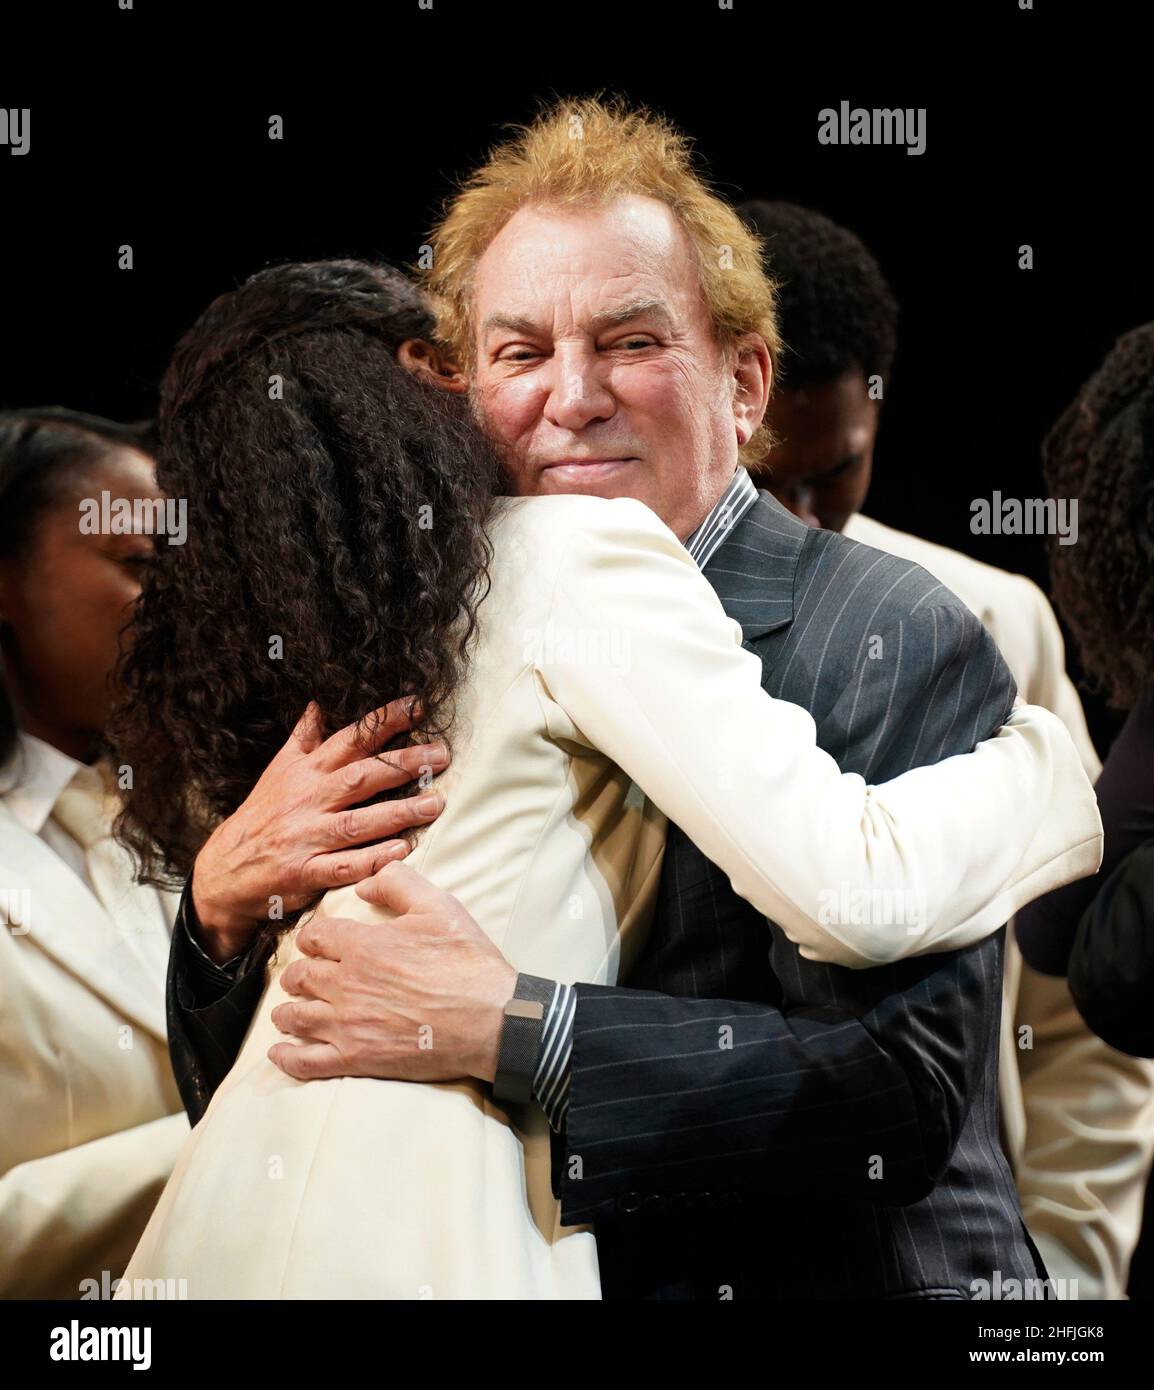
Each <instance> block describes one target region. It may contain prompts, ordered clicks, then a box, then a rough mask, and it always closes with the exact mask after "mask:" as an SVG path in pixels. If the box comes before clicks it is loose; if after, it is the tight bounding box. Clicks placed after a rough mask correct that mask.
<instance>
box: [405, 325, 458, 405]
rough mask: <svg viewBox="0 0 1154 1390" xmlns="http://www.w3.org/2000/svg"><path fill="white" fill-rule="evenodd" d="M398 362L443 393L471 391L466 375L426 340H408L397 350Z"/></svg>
mask: <svg viewBox="0 0 1154 1390" xmlns="http://www.w3.org/2000/svg"><path fill="white" fill-rule="evenodd" d="M397 361H398V362H399V363H400V364H401V366H402V367H404V369H405V371H407V372H413V373H415V374H416V375H417V376H419V377H421V378H423V379H424V380H425V381H427V382H428V383H429V384H430V385H432V386H436V387H439V388H440V390H442V391H452V392H454V393H456V394H458V395H459V394H461V393H462V392H464V391H467V390H468V389H469V383H468V382H467V381H466V380H465V375H464V373H463V372H462V371H461V369H460V368H459V367H457V366H456V364H455V363H453V362H451V361H450V360H449V358H448V355H447V354H446V353H445V352H443V351H442V350H441V349H440V348H438V347H435V346H434V345H433V344H432V343H428V342H426V341H425V340H424V338H406V339H405V341H404V342H403V343H402V344H401V345H400V347H399V348H398V349H397Z"/></svg>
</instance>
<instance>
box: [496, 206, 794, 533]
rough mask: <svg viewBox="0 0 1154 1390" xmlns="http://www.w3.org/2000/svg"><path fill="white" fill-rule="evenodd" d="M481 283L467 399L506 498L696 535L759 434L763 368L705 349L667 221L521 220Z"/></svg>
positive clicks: (613, 210) (622, 209)
mask: <svg viewBox="0 0 1154 1390" xmlns="http://www.w3.org/2000/svg"><path fill="white" fill-rule="evenodd" d="M475 284H476V289H475V299H474V316H475V317H474V331H475V333H476V335H477V337H476V371H475V375H474V378H473V381H472V383H471V391H472V398H473V402H474V407H475V409H476V411H477V413H478V415H479V417H480V419H481V421H482V423H483V424H484V426H485V428H486V430H487V431H488V432H489V434H490V435H491V436H492V437H493V438H494V439H495V441H496V443H497V445H498V447H499V448H500V449H501V450H502V452H503V455H504V460H505V467H506V471H507V473H508V476H509V481H510V485H511V487H512V489H513V491H515V492H517V493H520V494H522V495H534V494H544V493H568V492H577V493H586V494H590V495H593V496H597V497H635V498H638V499H639V500H640V501H642V502H645V503H646V504H647V505H648V506H649V507H650V508H652V510H653V511H655V512H656V513H657V515H658V516H660V517H661V519H662V520H663V521H664V522H665V524H666V525H667V526H668V527H669V528H670V529H671V530H672V531H673V532H674V533H675V534H676V535H678V536H679V537H681V538H682V539H684V538H685V537H686V536H688V535H690V534H691V533H692V532H693V531H694V530H695V529H696V527H697V526H698V525H699V524H700V522H701V521H702V520H703V519H704V517H705V516H706V514H707V513H708V511H709V510H710V508H711V507H712V506H713V504H714V503H715V502H716V500H717V498H718V497H719V496H720V495H721V493H722V491H723V490H724V488H725V486H726V484H727V483H728V482H729V479H730V478H731V477H732V476H733V470H734V468H735V467H736V465H737V451H738V446H739V443H744V442H745V441H746V440H747V439H748V438H749V437H750V436H751V435H752V433H753V430H754V429H755V428H756V426H757V424H758V423H759V422H760V419H761V415H762V412H763V411H764V408H765V395H766V394H767V392H768V379H769V357H768V353H767V352H766V350H765V345H764V343H762V342H761V339H760V338H756V337H753V336H752V335H751V340H752V341H751V343H750V344H749V345H748V346H746V345H744V344H743V350H742V351H741V352H739V353H737V354H735V355H734V356H727V354H726V353H724V352H723V351H722V350H721V348H720V347H719V346H718V345H717V343H716V342H715V341H714V338H713V333H712V330H711V324H710V320H709V313H708V310H707V308H706V305H705V301H704V299H703V297H702V293H701V287H700V282H699V279H698V275H697V271H696V267H695V264H694V259H693V252H692V248H691V246H690V243H689V240H688V238H687V237H686V235H685V233H684V232H683V231H682V229H681V227H680V226H679V225H678V223H677V221H676V219H675V218H674V217H673V214H672V213H671V212H670V211H669V209H668V208H667V207H666V206H665V205H664V204H663V203H660V202H657V201H656V200H654V199H651V198H644V197H633V196H630V197H623V198H620V199H618V200H616V201H615V202H613V203H610V204H608V205H607V206H604V207H599V208H590V209H578V210H566V209H558V208H552V207H542V208H523V209H521V211H519V212H518V213H516V214H515V215H514V216H513V217H512V218H510V220H509V222H508V223H507V224H506V225H505V226H504V227H503V228H502V229H501V231H500V233H499V234H498V235H497V236H496V238H495V239H494V240H493V242H492V244H491V245H490V246H489V247H488V249H487V250H486V251H485V254H484V255H483V256H482V257H481V259H480V261H479V263H478V266H477V274H476V282H475Z"/></svg>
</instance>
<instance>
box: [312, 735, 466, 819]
mask: <svg viewBox="0 0 1154 1390" xmlns="http://www.w3.org/2000/svg"><path fill="white" fill-rule="evenodd" d="M448 765H449V750H448V748H447V747H446V746H445V744H443V743H414V744H410V745H409V747H408V748H392V749H390V750H389V751H388V752H387V753H377V754H375V755H374V756H372V757H369V758H358V759H356V760H355V761H354V762H351V763H345V764H344V766H343V767H340V768H337V769H336V771H334V772H332V773H330V774H329V775H328V776H327V777H326V778H325V779H324V782H323V784H322V788H321V798H320V804H321V806H322V807H323V808H324V809H325V810H326V811H339V810H341V809H342V808H343V807H345V806H354V805H356V804H357V803H358V802H360V801H368V800H370V799H371V798H372V797H374V796H376V795H377V793H378V792H384V791H392V790H393V788H394V787H403V786H404V785H405V783H406V782H412V781H414V780H415V779H416V778H418V777H421V776H423V775H432V776H435V775H436V774H437V773H438V772H443V771H444V769H445V768H446V767H447V766H448ZM427 785H428V784H427V783H426V786H427Z"/></svg>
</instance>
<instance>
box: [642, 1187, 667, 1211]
mask: <svg viewBox="0 0 1154 1390" xmlns="http://www.w3.org/2000/svg"><path fill="white" fill-rule="evenodd" d="M668 1209H669V1198H668V1197H667V1196H666V1195H665V1193H664V1192H650V1193H649V1194H648V1195H647V1196H646V1198H645V1210H646V1211H648V1212H655V1211H667V1210H668Z"/></svg>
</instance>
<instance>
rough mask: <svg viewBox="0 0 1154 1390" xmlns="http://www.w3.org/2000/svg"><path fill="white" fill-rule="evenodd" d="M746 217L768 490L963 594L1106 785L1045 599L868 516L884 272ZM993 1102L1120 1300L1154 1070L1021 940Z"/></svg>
mask: <svg viewBox="0 0 1154 1390" xmlns="http://www.w3.org/2000/svg"><path fill="white" fill-rule="evenodd" d="M740 211H741V212H742V214H743V216H744V217H745V220H746V221H747V222H748V223H749V225H750V226H752V227H753V228H754V229H755V230H756V231H757V232H758V233H759V234H760V235H761V236H762V237H764V238H765V239H766V243H767V259H768V265H769V269H770V271H771V272H772V274H773V275H774V276H775V277H776V278H777V279H778V280H779V282H780V311H781V316H782V325H783V328H782V331H783V336H784V337H785V340H786V344H787V356H786V360H785V365H784V368H783V372H782V379H781V382H780V384H779V388H778V390H777V392H776V393H775V395H774V397H773V399H772V400H771V402H770V407H769V420H770V425H771V428H772V429H773V431H774V433H775V435H776V444H775V446H774V448H773V449H772V450H771V452H770V453H769V455H768V456H767V458H766V460H765V465H764V468H763V470H762V471H760V472H758V473H757V475H756V476H757V481H758V483H759V485H760V486H762V487H765V488H767V489H768V490H769V491H770V492H772V493H773V494H774V496H775V497H776V498H777V499H778V501H780V502H781V503H782V504H783V505H785V506H786V507H788V508H789V509H790V510H791V511H792V512H793V513H794V514H795V515H797V516H799V517H800V518H801V519H802V520H804V521H807V522H808V523H809V524H811V525H814V526H823V527H826V528H828V529H830V530H835V531H840V532H841V533H842V534H843V535H846V536H848V537H850V539H852V540H856V541H860V542H862V543H863V544H865V545H870V546H873V547H875V548H876V549H878V550H883V551H886V552H887V553H889V554H892V555H896V556H899V557H901V558H902V559H906V560H912V561H914V562H915V563H917V564H919V565H921V566H922V567H923V568H924V569H926V570H928V571H929V572H930V574H932V575H933V576H934V577H935V578H936V579H938V580H939V581H940V582H941V583H942V584H944V585H945V586H946V587H947V588H948V589H950V590H952V591H953V592H954V593H955V594H957V595H958V597H959V598H960V599H961V600H962V602H963V603H965V604H966V606H967V607H968V608H969V609H970V610H971V612H973V613H974V614H975V615H976V616H977V617H979V618H980V619H981V620H982V622H983V624H984V625H985V627H986V629H987V630H988V631H989V632H990V634H991V635H992V636H993V638H994V640H995V642H996V643H997V646H998V649H999V650H1000V651H1001V653H1002V656H1003V657H1004V658H1005V661H1006V664H1007V665H1008V666H1009V668H1010V670H1011V672H1012V673H1013V676H1014V679H1015V681H1016V682H1017V685H1018V691H1019V693H1020V694H1021V695H1022V697H1023V698H1024V699H1026V700H1027V701H1029V702H1030V703H1031V704H1037V705H1041V706H1043V707H1045V708H1046V709H1049V710H1051V711H1052V712H1053V713H1054V714H1056V715H1057V716H1058V717H1059V718H1060V719H1061V720H1062V722H1063V724H1065V726H1066V728H1067V730H1068V731H1069V733H1070V736H1071V738H1072V739H1073V741H1074V744H1075V747H1076V748H1077V749H1078V754H1079V757H1080V758H1081V761H1082V765H1083V767H1084V768H1085V771H1086V774H1087V776H1088V777H1089V778H1090V779H1091V781H1095V780H1096V779H1097V777H1098V774H1099V772H1100V771H1101V763H1100V762H1099V759H1098V755H1097V753H1096V751H1095V749H1094V745H1093V743H1092V741H1091V739H1090V735H1089V732H1088V730H1087V727H1086V719H1085V715H1084V713H1083V711H1082V704H1081V701H1080V699H1079V698H1078V693H1077V691H1076V690H1075V688H1074V685H1073V683H1072V682H1071V680H1070V678H1069V676H1068V675H1067V674H1066V664H1065V650H1064V645H1063V641H1062V634H1061V631H1060V629H1059V627H1058V622H1057V619H1056V618H1055V616H1054V612H1053V609H1052V608H1051V607H1050V603H1049V601H1048V600H1047V598H1046V596H1045V594H1044V593H1043V592H1042V591H1041V589H1039V588H1038V586H1037V585H1036V584H1035V583H1033V581H1031V580H1030V579H1028V578H1026V577H1025V576H1024V575H1018V574H1011V573H1008V572H1007V571H1005V570H1001V569H998V568H996V567H995V566H993V565H989V564H985V563H983V562H982V561H980V560H977V559H975V558H973V557H972V556H970V555H965V554H962V553H960V552H959V551H956V550H951V549H948V548H947V547H945V546H941V545H935V544H933V543H931V542H929V541H926V540H922V539H921V538H919V537H917V536H912V535H909V534H907V533H906V532H902V531H898V530H895V529H894V528H893V527H890V526H885V525H883V524H882V523H881V522H879V521H876V520H874V519H873V518H871V517H868V516H865V515H863V513H862V510H861V509H862V507H863V506H864V505H865V502H866V497H867V493H868V491H869V486H870V481H871V477H872V471H873V454H874V444H875V440H876V437H877V429H878V421H879V417H880V411H881V405H882V401H883V400H884V396H885V391H886V389H887V388H888V385H889V380H890V370H891V365H892V361H893V357H894V352H895V348H896V342H897V332H896V325H897V313H898V310H897V304H896V301H895V299H894V296H893V293H892V291H891V289H890V287H889V285H888V284H887V283H886V280H885V277H884V275H883V273H882V271H881V269H880V267H879V266H878V264H877V262H876V261H875V259H874V258H873V256H872V255H871V254H870V252H869V250H868V249H867V248H866V247H865V246H864V245H863V243H862V242H861V241H860V240H859V238H858V237H857V236H856V235H855V234H854V233H853V232H851V231H849V230H848V229H846V228H844V227H839V226H837V225H836V224H835V223H833V222H832V221H830V219H829V218H827V217H824V216H822V215H821V214H820V213H817V212H814V211H811V210H810V209H807V208H802V207H798V206H797V205H795V204H791V203H782V202H763V201H753V202H749V203H746V204H744V205H743V207H742V208H741V209H740ZM999 1091H1000V1098H1001V1115H1002V1134H1003V1142H1004V1144H1005V1147H1006V1152H1007V1156H1008V1157H1009V1159H1010V1162H1011V1164H1012V1166H1013V1169H1014V1173H1015V1178H1016V1181H1017V1185H1018V1191H1019V1196H1020V1198H1021V1201H1022V1209H1023V1213H1024V1215H1025V1218H1026V1222H1027V1225H1028V1226H1029V1228H1030V1232H1031V1234H1032V1235H1033V1237H1034V1239H1035V1241H1036V1242H1037V1244H1038V1247H1039V1249H1040V1250H1041V1252H1042V1255H1043V1257H1044V1259H1045V1261H1046V1264H1047V1267H1048V1268H1049V1270H1050V1273H1051V1276H1052V1277H1053V1278H1054V1279H1055V1281H1056V1286H1057V1288H1058V1289H1059V1291H1062V1290H1064V1291H1065V1292H1066V1294H1067V1295H1068V1296H1070V1297H1078V1298H1083V1299H1087V1298H1105V1299H1117V1298H1122V1297H1123V1296H1124V1290H1125V1287H1126V1276H1127V1270H1128V1266H1129V1261H1130V1256H1131V1254H1132V1253H1133V1249H1134V1246H1135V1244H1136V1242H1137V1239H1138V1234H1139V1231H1140V1228H1141V1221H1142V1204H1143V1194H1144V1191H1145V1183H1146V1175H1147V1173H1148V1171H1149V1168H1150V1163H1151V1157H1152V1154H1154V1065H1152V1064H1151V1063H1150V1062H1147V1061H1143V1060H1141V1059H1139V1058H1134V1057H1128V1056H1125V1055H1124V1054H1122V1053H1120V1052H1117V1051H1115V1050H1114V1049H1113V1048H1111V1047H1109V1046H1107V1045H1106V1044H1105V1043H1104V1042H1102V1041H1101V1040H1100V1039H1099V1038H1097V1037H1096V1036H1095V1035H1094V1034H1093V1033H1092V1032H1091V1031H1090V1030H1089V1028H1088V1027H1087V1026H1086V1024H1085V1023H1084V1022H1083V1021H1082V1018H1081V1016H1080V1015H1079V1013H1078V1011H1077V1009H1076V1008H1075V1007H1074V1003H1073V1000H1072V999H1071V997H1070V992H1069V989H1068V987H1067V985H1066V981H1065V980H1064V979H1059V978H1054V977H1051V976H1047V975H1042V974H1039V973H1038V972H1037V971H1034V970H1032V969H1031V968H1030V967H1029V966H1028V965H1027V964H1026V963H1025V962H1024V961H1023V959H1022V955H1021V952H1020V951H1019V950H1018V949H1017V946H1016V944H1015V942H1014V937H1013V932H1012V930H1011V931H1010V933H1009V934H1008V941H1007V951H1006V967H1005V986H1004V1008H1003V1015H1002V1040H1001V1060H1000V1068H999Z"/></svg>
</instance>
